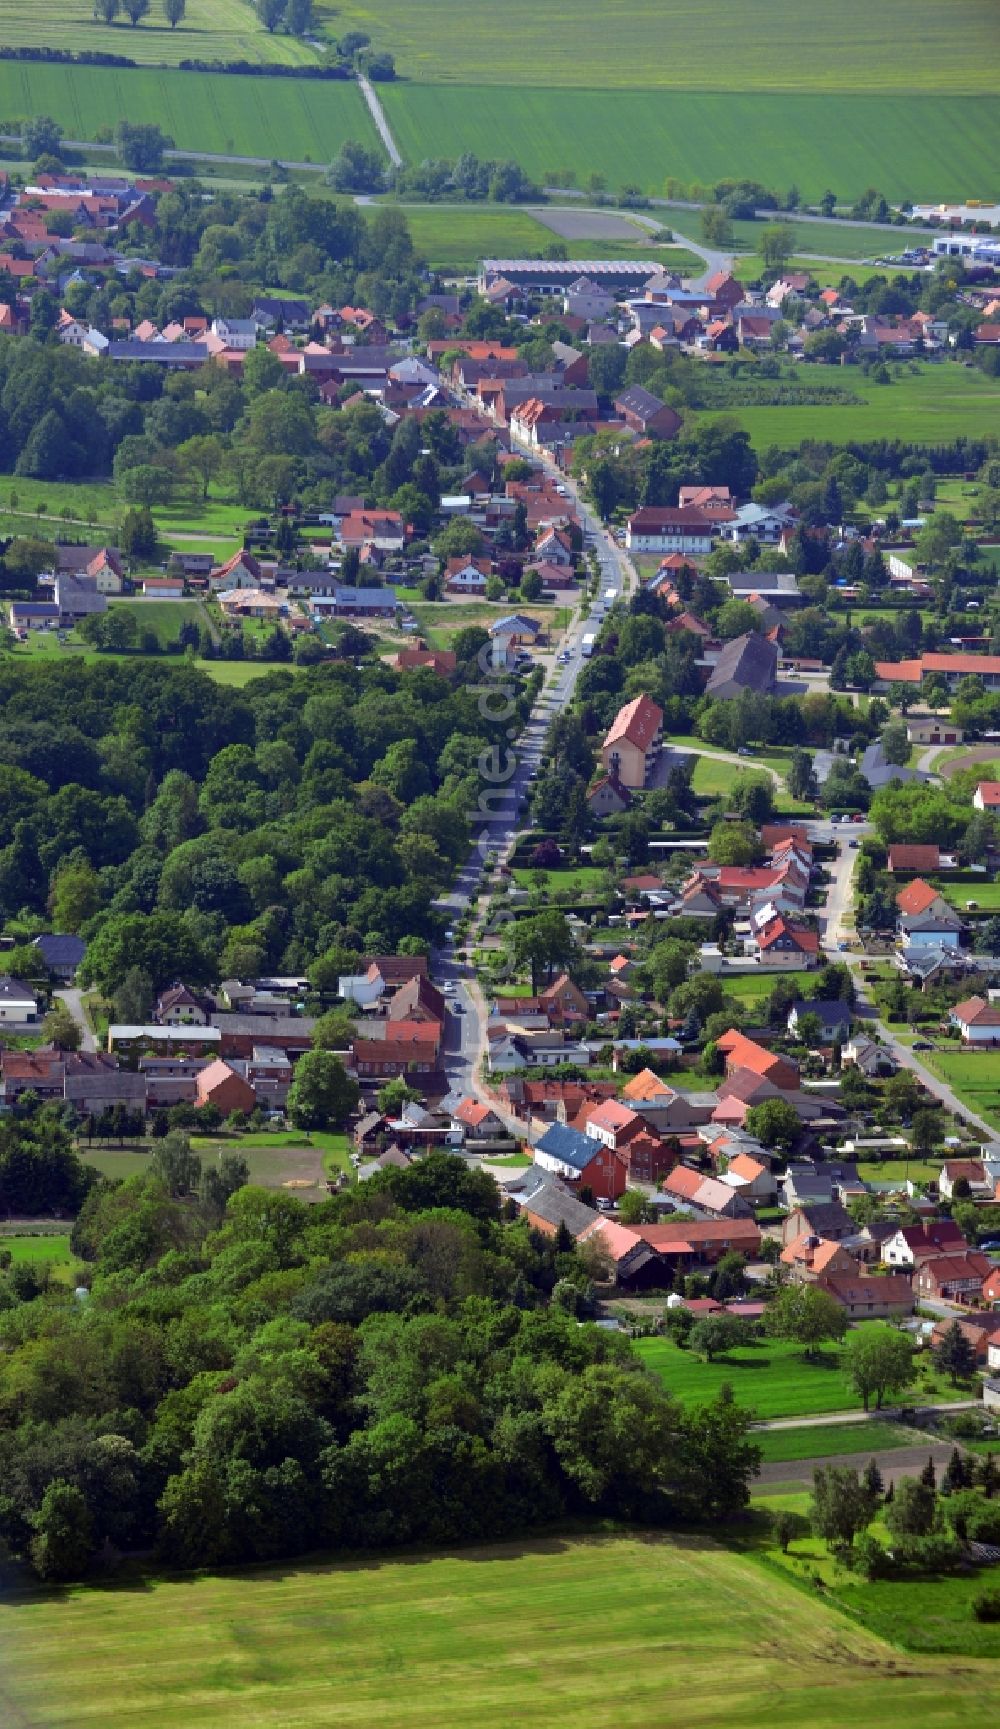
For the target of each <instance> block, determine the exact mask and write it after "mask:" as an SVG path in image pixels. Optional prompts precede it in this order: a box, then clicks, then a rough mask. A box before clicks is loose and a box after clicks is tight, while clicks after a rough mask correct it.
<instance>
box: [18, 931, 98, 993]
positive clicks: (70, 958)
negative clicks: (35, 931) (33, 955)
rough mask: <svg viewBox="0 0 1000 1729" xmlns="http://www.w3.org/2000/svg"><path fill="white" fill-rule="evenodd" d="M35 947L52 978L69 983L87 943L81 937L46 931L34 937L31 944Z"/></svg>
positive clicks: (84, 952) (74, 974)
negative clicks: (42, 934)
mask: <svg viewBox="0 0 1000 1729" xmlns="http://www.w3.org/2000/svg"><path fill="white" fill-rule="evenodd" d="M32 946H33V947H34V948H36V949H37V950H38V952H39V954H40V955H41V957H42V960H43V961H44V962H45V965H46V966H47V967H48V969H49V972H50V973H51V974H52V975H53V977H54V978H57V979H60V980H62V982H63V983H64V984H69V983H70V982H71V980H73V979H75V977H76V969H77V967H78V966H79V965H80V962H81V961H82V960H83V957H84V955H85V954H86V952H87V945H86V943H85V942H84V940H83V938H82V937H77V936H71V935H69V934H68V933H67V934H66V935H60V934H59V933H57V932H55V931H48V932H47V933H46V934H45V935H44V936H40V937H36V938H35V940H34V943H33V945H32Z"/></svg>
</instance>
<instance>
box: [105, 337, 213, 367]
mask: <svg viewBox="0 0 1000 1729" xmlns="http://www.w3.org/2000/svg"><path fill="white" fill-rule="evenodd" d="M108 358H109V359H110V360H152V361H155V362H156V364H157V365H158V366H204V365H207V363H208V361H209V359H210V356H209V352H208V349H207V348H206V347H205V346H204V344H203V343H201V342H136V341H135V340H134V339H131V338H130V339H128V340H127V341H124V342H112V343H110V344H109V345H108Z"/></svg>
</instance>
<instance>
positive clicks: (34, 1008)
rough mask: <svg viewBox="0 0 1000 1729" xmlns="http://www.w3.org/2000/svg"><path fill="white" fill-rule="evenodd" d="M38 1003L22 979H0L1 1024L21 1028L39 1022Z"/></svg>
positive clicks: (4, 976)
mask: <svg viewBox="0 0 1000 1729" xmlns="http://www.w3.org/2000/svg"><path fill="white" fill-rule="evenodd" d="M37 1019H38V1003H37V1001H36V999H35V997H34V996H33V994H32V992H31V991H29V989H28V987H27V985H24V984H22V983H21V981H20V979H12V978H8V977H7V975H6V974H4V975H3V977H0V1024H4V1025H15V1026H20V1025H23V1024H24V1023H25V1022H30V1021H37Z"/></svg>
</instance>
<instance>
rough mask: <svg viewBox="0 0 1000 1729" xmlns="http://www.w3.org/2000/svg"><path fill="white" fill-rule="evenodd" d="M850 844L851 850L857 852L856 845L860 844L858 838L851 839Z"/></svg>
mask: <svg viewBox="0 0 1000 1729" xmlns="http://www.w3.org/2000/svg"><path fill="white" fill-rule="evenodd" d="M850 844H851V846H852V848H853V850H854V851H855V852H857V850H858V847H859V846H860V845H861V842H860V841H859V840H852V841H851V843H850Z"/></svg>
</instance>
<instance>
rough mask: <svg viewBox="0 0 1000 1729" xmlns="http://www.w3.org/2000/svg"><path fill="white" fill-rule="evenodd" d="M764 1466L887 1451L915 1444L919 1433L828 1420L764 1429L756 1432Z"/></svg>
mask: <svg viewBox="0 0 1000 1729" xmlns="http://www.w3.org/2000/svg"><path fill="white" fill-rule="evenodd" d="M754 1440H755V1441H756V1443H757V1445H758V1447H759V1448H760V1450H761V1452H762V1453H763V1455H764V1458H763V1463H764V1464H765V1465H785V1464H791V1463H792V1461H793V1460H798V1459H831V1458H834V1457H835V1456H836V1455H837V1454H838V1453H860V1454H861V1455H862V1457H863V1458H865V1459H868V1458H870V1457H871V1455H872V1453H885V1452H889V1451H890V1450H891V1449H893V1448H897V1447H912V1446H914V1445H915V1444H917V1443H919V1441H920V1436H919V1435H917V1434H915V1433H914V1431H913V1430H912V1429H904V1428H902V1427H901V1425H900V1424H899V1423H886V1422H882V1421H880V1420H879V1419H877V1418H876V1419H875V1420H873V1421H872V1422H871V1423H825V1424H823V1426H822V1427H821V1428H820V1427H817V1428H803V1429H761V1430H759V1431H758V1432H757V1433H756V1434H755V1435H754Z"/></svg>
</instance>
